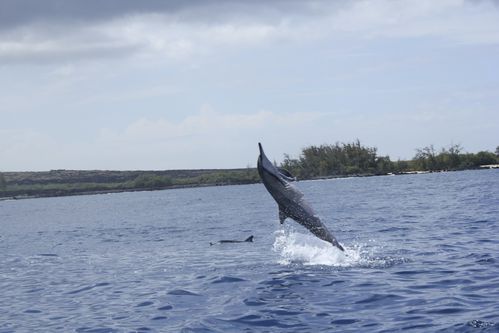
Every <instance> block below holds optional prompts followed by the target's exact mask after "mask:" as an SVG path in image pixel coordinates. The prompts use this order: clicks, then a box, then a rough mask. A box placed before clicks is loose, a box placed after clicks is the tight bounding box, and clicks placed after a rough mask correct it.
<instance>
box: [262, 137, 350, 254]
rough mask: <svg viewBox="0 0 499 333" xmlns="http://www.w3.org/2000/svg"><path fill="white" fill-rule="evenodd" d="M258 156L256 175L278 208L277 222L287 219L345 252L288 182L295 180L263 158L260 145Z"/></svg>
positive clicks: (299, 193) (285, 171)
mask: <svg viewBox="0 0 499 333" xmlns="http://www.w3.org/2000/svg"><path fill="white" fill-rule="evenodd" d="M258 147H259V148H260V156H258V164H257V168H258V174H259V175H260V178H261V179H262V182H263V184H264V185H265V187H266V188H267V191H269V193H270V195H271V196H272V197H273V198H274V200H275V201H276V202H277V205H278V206H279V221H280V222H281V224H282V223H284V220H285V219H286V218H288V217H290V218H292V219H293V220H295V221H296V222H298V223H300V224H301V225H303V226H304V227H305V228H307V229H308V230H309V231H310V232H311V233H313V234H314V235H315V236H317V237H318V238H320V239H322V240H324V241H326V242H329V243H331V244H332V245H334V246H336V247H337V248H338V249H340V250H341V251H345V250H344V249H343V246H341V245H340V243H338V241H337V240H336V238H334V236H333V235H332V234H331V233H330V232H329V230H328V229H327V228H326V226H325V225H324V224H323V223H322V222H321V220H320V219H319V217H317V216H316V215H315V213H314V211H313V209H312V207H310V205H309V204H308V203H307V202H305V200H304V199H303V194H302V193H301V192H300V191H299V190H298V189H297V188H296V187H295V186H293V184H291V183H290V181H293V180H295V179H294V177H293V176H292V175H291V174H290V173H289V172H288V171H287V170H283V169H280V168H277V167H275V166H274V165H273V164H272V163H271V162H270V161H269V159H268V158H267V156H265V153H264V151H263V148H262V145H261V143H258Z"/></svg>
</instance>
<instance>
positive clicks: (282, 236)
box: [273, 227, 406, 267]
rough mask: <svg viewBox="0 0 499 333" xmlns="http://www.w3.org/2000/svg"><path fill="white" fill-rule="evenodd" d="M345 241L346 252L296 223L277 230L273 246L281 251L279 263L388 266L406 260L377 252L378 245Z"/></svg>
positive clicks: (276, 250)
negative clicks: (294, 227)
mask: <svg viewBox="0 0 499 333" xmlns="http://www.w3.org/2000/svg"><path fill="white" fill-rule="evenodd" d="M342 245H343V247H344V248H345V252H342V251H341V250H339V249H338V248H336V247H334V246H333V245H331V244H329V243H328V242H325V241H323V240H321V239H318V238H316V237H314V236H312V235H307V234H302V233H299V232H297V231H295V230H294V229H293V228H292V227H286V228H284V229H281V230H278V231H276V232H275V241H274V245H273V249H274V251H275V252H277V253H278V254H279V255H280V257H281V258H280V260H279V263H280V264H282V265H290V264H302V265H306V266H332V267H388V266H392V265H394V264H396V263H398V262H405V261H406V260H405V259H403V258H402V259H397V258H392V257H379V256H375V255H374V252H375V251H376V248H375V247H369V248H367V247H365V246H363V245H359V244H356V245H352V246H345V244H342Z"/></svg>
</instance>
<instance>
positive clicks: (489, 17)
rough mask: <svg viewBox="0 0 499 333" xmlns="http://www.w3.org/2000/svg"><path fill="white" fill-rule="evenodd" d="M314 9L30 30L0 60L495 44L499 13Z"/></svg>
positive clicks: (438, 7) (430, 5)
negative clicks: (363, 43) (302, 45)
mask: <svg viewBox="0 0 499 333" xmlns="http://www.w3.org/2000/svg"><path fill="white" fill-rule="evenodd" d="M318 7H319V8H320V10H318V9H316V11H315V12H314V14H311V13H310V11H304V12H303V13H300V12H298V11H297V12H292V11H283V12H273V14H272V15H271V16H270V17H269V16H262V17H258V16H256V15H255V16H253V17H251V18H248V17H247V16H239V15H238V14H237V12H235V13H233V15H232V16H231V15H227V17H224V18H223V19H222V18H221V19H220V20H218V21H213V20H210V21H203V20H201V19H199V20H194V19H190V20H182V19H181V16H180V17H175V16H172V15H166V14H140V15H139V14H137V15H131V16H125V17H119V18H115V19H113V20H109V21H96V22H90V23H89V24H88V25H83V24H81V23H80V24H74V25H71V26H70V25H68V24H67V22H64V21H62V22H58V21H55V22H52V23H44V24H42V23H33V24H32V25H28V26H22V27H20V28H18V29H16V30H11V31H8V32H4V33H3V34H2V35H0V59H3V60H4V61H5V60H7V61H14V62H15V61H20V62H26V61H41V62H50V61H52V62H53V61H60V60H64V59H70V60H74V59H82V58H83V59H88V58H90V59H92V58H101V57H114V58H115V57H119V56H130V55H140V56H147V57H156V58H168V59H176V60H183V59H186V58H187V59H188V58H189V57H192V56H195V55H205V54H206V53H210V52H217V51H218V50H219V49H220V48H223V47H252V46H256V45H261V44H262V43H270V42H275V41H279V40H288V41H289V40H291V41H310V40H312V39H317V38H333V39H347V40H355V39H359V38H360V39H363V38H369V39H382V38H413V37H438V38H442V39H444V40H448V41H450V42H454V43H456V42H457V43H470V44H481V43H486V44H487V43H489V44H490V43H493V44H497V43H499V10H498V8H497V7H496V6H495V5H494V4H493V3H491V2H487V1H484V2H479V3H470V2H466V1H464V0H441V1H431V0H408V1H390V0H375V1H373V0H362V1H352V2H345V3H344V4H343V5H338V4H337V3H335V4H332V3H331V2H324V3H319V5H318ZM317 12H319V13H320V14H317Z"/></svg>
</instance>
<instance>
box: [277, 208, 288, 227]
mask: <svg viewBox="0 0 499 333" xmlns="http://www.w3.org/2000/svg"><path fill="white" fill-rule="evenodd" d="M287 217H288V216H287V215H286V213H284V211H283V210H282V209H281V208H280V207H279V222H281V224H283V223H284V220H285V219H286V218H287Z"/></svg>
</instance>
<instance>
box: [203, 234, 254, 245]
mask: <svg viewBox="0 0 499 333" xmlns="http://www.w3.org/2000/svg"><path fill="white" fill-rule="evenodd" d="M224 243H253V235H251V236H249V237H248V238H246V239H245V240H243V241H241V240H233V239H222V240H220V241H218V242H215V243H212V242H210V246H211V245H215V244H224Z"/></svg>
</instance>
